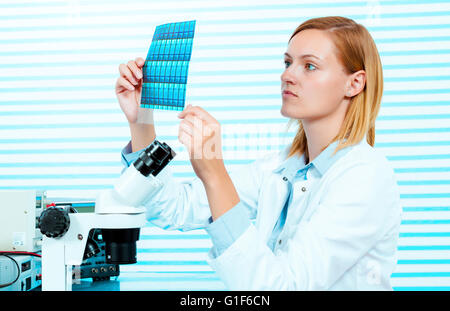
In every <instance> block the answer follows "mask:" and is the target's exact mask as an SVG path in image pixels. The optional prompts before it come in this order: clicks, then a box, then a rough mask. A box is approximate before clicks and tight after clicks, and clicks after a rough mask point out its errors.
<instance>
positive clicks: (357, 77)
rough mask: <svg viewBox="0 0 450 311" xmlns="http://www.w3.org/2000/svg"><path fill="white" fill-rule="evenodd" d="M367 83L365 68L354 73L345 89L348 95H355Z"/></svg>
mask: <svg viewBox="0 0 450 311" xmlns="http://www.w3.org/2000/svg"><path fill="white" fill-rule="evenodd" d="M365 85H366V72H365V71H364V70H359V71H357V72H354V73H352V74H351V75H350V76H349V77H348V80H347V86H346V89H345V96H346V97H353V96H356V95H358V94H359V93H361V92H362V91H363V90H364V86H365Z"/></svg>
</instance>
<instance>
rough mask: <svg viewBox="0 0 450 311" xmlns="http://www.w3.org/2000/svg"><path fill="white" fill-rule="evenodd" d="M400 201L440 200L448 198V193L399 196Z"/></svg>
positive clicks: (449, 195)
mask: <svg viewBox="0 0 450 311" xmlns="http://www.w3.org/2000/svg"><path fill="white" fill-rule="evenodd" d="M400 198H401V199H440V198H450V193H408V194H400Z"/></svg>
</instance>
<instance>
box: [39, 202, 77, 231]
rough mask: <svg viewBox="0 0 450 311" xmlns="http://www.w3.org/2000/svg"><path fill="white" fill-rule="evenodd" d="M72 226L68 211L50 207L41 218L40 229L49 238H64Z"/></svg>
mask: <svg viewBox="0 0 450 311" xmlns="http://www.w3.org/2000/svg"><path fill="white" fill-rule="evenodd" d="M69 226H70V217H69V214H68V212H67V211H66V210H64V209H63V208H60V207H49V208H47V209H45V210H44V211H43V212H42V213H41V216H40V217H39V225H38V227H39V229H40V230H41V233H42V234H45V236H47V237H49V238H59V237H61V236H63V235H64V234H65V233H66V232H67V230H69Z"/></svg>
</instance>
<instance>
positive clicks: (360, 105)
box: [287, 16, 383, 163]
mask: <svg viewBox="0 0 450 311" xmlns="http://www.w3.org/2000/svg"><path fill="white" fill-rule="evenodd" d="M306 29H318V30H324V31H326V32H327V33H328V34H329V35H330V37H331V39H332V40H333V42H334V45H335V47H336V49H337V57H338V59H339V60H340V61H341V62H342V64H343V66H344V68H345V69H346V71H347V73H349V74H351V73H354V72H357V71H359V70H364V71H365V73H366V83H365V86H364V89H363V91H361V92H360V93H359V94H357V95H356V96H354V97H352V98H351V102H350V105H349V107H348V110H347V113H346V115H345V118H344V121H343V123H342V126H341V128H340V130H339V132H338V134H337V135H336V136H335V137H334V139H332V141H331V142H330V143H329V144H331V143H333V142H335V141H337V140H339V143H338V145H337V147H336V149H335V151H334V153H333V155H334V154H335V153H336V152H337V151H338V150H340V149H342V148H345V147H347V146H351V145H354V144H356V143H358V142H360V141H361V140H362V139H363V138H364V136H365V135H366V140H367V143H368V144H370V145H371V146H373V145H374V144H375V120H376V118H377V115H378V112H379V110H380V105H381V97H382V95H383V69H382V66H381V60H380V56H379V54H378V50H377V47H376V45H375V42H374V40H373V39H372V36H371V35H370V34H369V32H368V31H367V29H366V28H365V27H364V26H363V25H360V24H357V23H356V22H355V21H353V20H352V19H349V18H345V17H341V16H328V17H320V18H313V19H309V20H307V21H305V22H303V23H302V24H301V25H300V26H298V27H297V29H295V31H294V33H293V34H292V36H291V38H290V39H289V42H290V41H291V40H292V38H293V37H294V36H295V35H296V34H298V33H299V32H300V31H303V30H306ZM295 121H296V119H290V120H289V123H288V128H289V127H290V126H291V124H292V123H293V122H295ZM297 121H298V125H299V128H298V130H297V133H296V135H295V137H294V139H293V141H292V145H291V147H290V150H289V153H288V156H287V157H290V156H292V155H294V154H297V153H298V154H299V155H302V154H303V153H305V159H306V163H308V162H309V154H308V144H307V139H306V134H305V131H304V128H303V125H302V122H301V120H297ZM344 139H345V140H344ZM326 147H328V145H327V146H325V147H324V148H323V149H322V151H323V150H324V149H325V148H326Z"/></svg>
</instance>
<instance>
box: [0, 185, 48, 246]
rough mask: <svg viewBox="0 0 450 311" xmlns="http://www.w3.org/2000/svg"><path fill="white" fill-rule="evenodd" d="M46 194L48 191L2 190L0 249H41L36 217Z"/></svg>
mask: <svg viewBox="0 0 450 311" xmlns="http://www.w3.org/2000/svg"><path fill="white" fill-rule="evenodd" d="M46 196H47V194H46V192H45V191H36V190H0V251H23V252H37V251H40V250H41V242H42V234H41V232H40V231H39V229H38V228H37V219H38V218H39V217H40V215H41V212H42V210H43V207H44V206H45V202H46Z"/></svg>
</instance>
